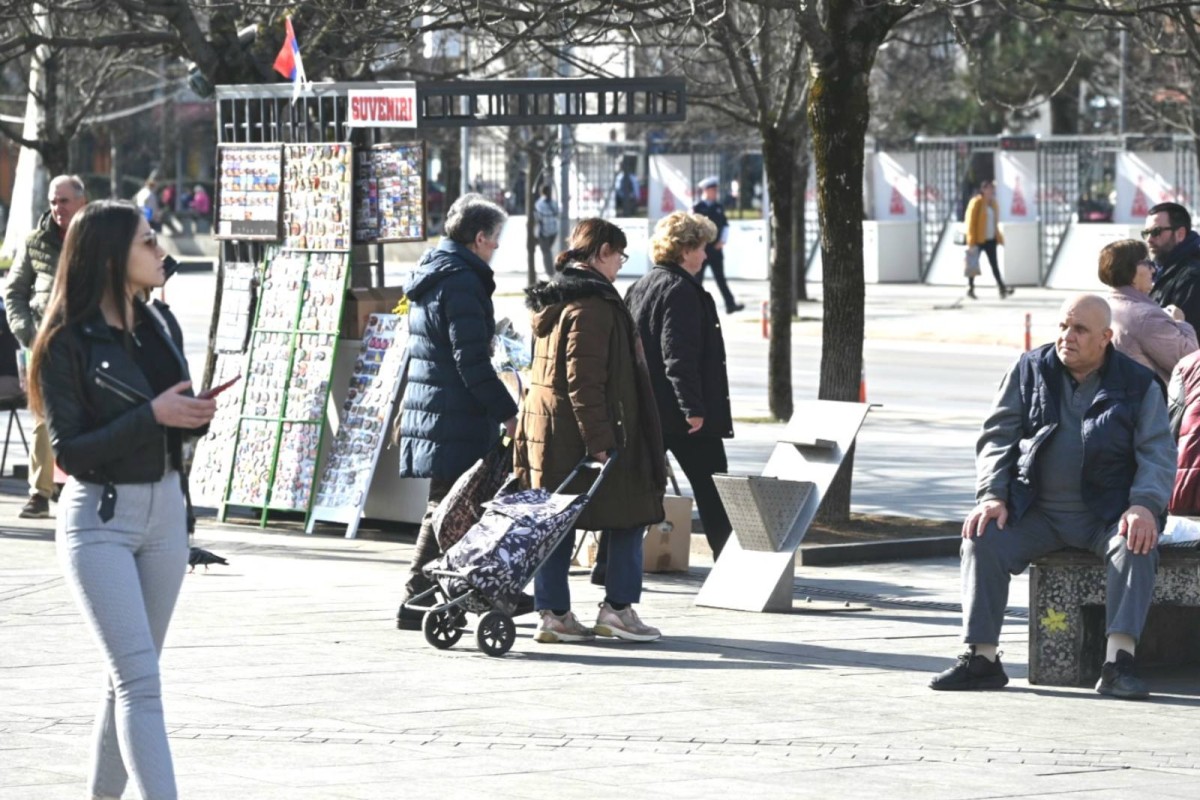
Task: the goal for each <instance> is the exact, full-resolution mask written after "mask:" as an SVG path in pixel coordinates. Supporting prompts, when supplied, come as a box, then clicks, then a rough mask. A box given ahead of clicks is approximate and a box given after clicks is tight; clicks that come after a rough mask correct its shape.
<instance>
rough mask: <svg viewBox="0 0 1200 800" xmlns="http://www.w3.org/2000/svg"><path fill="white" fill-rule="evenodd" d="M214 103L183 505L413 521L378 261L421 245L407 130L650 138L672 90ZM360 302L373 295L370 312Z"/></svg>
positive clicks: (312, 517) (547, 86)
mask: <svg viewBox="0 0 1200 800" xmlns="http://www.w3.org/2000/svg"><path fill="white" fill-rule="evenodd" d="M292 93H293V91H292V87H291V85H290V84H271V85H263V86H225V87H218V88H217V125H218V146H217V150H218V153H217V164H218V172H219V175H218V180H217V198H216V211H215V216H216V225H215V236H216V238H217V239H219V240H221V250H220V259H219V262H218V267H217V268H218V281H217V296H216V298H215V302H214V310H213V320H212V325H211V328H210V336H209V354H210V357H209V360H208V365H207V369H206V374H205V378H204V385H205V386H206V387H210V386H219V385H221V384H223V383H225V382H227V381H229V380H231V379H233V378H235V377H237V376H241V378H242V379H241V380H240V381H239V382H237V383H234V384H233V385H232V387H231V388H230V389H229V390H228V391H225V392H223V393H221V394H220V395H218V399H217V413H216V416H215V417H214V419H213V421H212V424H211V425H210V427H209V433H208V435H206V436H205V437H204V438H203V439H202V440H201V441H200V442H199V443H198V444H197V448H196V453H195V457H194V460H193V465H192V473H191V490H192V496H193V500H194V502H195V503H196V504H197V505H208V506H216V507H218V508H219V509H220V516H221V518H222V519H225V518H226V517H227V515H228V514H229V513H230V511H231V510H233V509H240V510H242V511H243V512H245V511H249V512H250V513H251V514H252V515H253V516H254V517H255V518H257V519H258V521H259V522H260V524H262V525H266V523H267V520H268V517H269V515H271V514H290V515H293V516H294V515H297V514H302V515H304V518H305V521H306V523H307V524H306V529H307V530H308V531H309V532H311V531H312V530H313V527H314V525H315V523H317V522H319V521H327V522H334V523H338V524H342V525H345V526H346V535H347V536H348V537H353V536H354V535H355V532H356V531H357V528H358V524H359V521H360V519H361V518H362V516H363V515H364V514H365V515H367V516H370V517H373V518H381V519H393V520H400V521H406V522H418V521H419V520H420V518H421V515H422V514H423V512H424V507H425V499H426V495H427V492H428V482H427V481H423V480H402V479H400V478H399V477H398V463H397V456H396V450H395V449H394V448H391V449H388V448H386V447H385V443H386V442H385V440H386V438H387V436H388V434H389V432H390V423H391V419H392V416H393V413H394V407H395V403H396V401H397V399H398V398H397V393H398V391H399V384H400V377H401V376H400V364H401V361H402V354H403V350H404V345H405V339H406V326H405V318H404V316H403V313H398V312H403V311H404V310H405V309H404V308H403V307H402V306H403V303H400V304H399V306H401V307H397V302H396V301H397V300H399V299H400V298H401V294H400V292H399V291H398V290H391V291H389V290H388V289H386V288H385V287H384V286H383V283H384V270H383V264H384V245H385V244H387V243H390V242H403V241H410V242H411V241H422V240H424V239H425V238H426V232H425V220H426V215H425V205H424V199H425V185H424V181H425V174H426V168H425V150H424V145H423V143H422V142H420V141H417V140H416V138H417V137H416V133H417V131H416V129H417V128H419V127H474V126H481V125H512V124H555V123H573V122H592V121H594V122H609V121H620V122H662V121H669V120H682V119H684V117H685V110H686V109H685V103H684V89H683V81H682V80H679V79H673V78H672V79H664V78H650V79H624V80H591V79H578V80H546V81H542V80H525V81H473V82H467V81H464V82H442V83H423V84H414V83H371V84H337V83H324V84H321V83H318V84H312V85H311V86H310V88H309V89H307V90H306V91H305V92H303V93H302V94H301V96H300V97H299V98H293V97H292ZM364 290H373V294H372V295H371V297H372V299H371V300H370V301H369V302H365V301H364V295H365V294H367V292H364Z"/></svg>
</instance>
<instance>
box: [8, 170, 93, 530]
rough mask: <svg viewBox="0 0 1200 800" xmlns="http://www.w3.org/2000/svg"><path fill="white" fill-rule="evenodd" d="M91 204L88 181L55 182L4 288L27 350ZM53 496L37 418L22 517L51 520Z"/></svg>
mask: <svg viewBox="0 0 1200 800" xmlns="http://www.w3.org/2000/svg"><path fill="white" fill-rule="evenodd" d="M86 203H87V193H86V191H85V190H84V186H83V181H82V180H81V179H80V178H79V177H78V176H76V175H59V176H58V177H56V178H54V179H53V180H52V181H50V210H49V211H47V212H46V213H45V214H43V215H42V218H41V219H40V220H39V221H38V226H37V229H36V230H34V231H33V233H31V234H29V236H27V237H26V238H25V246H24V248H22V250H21V252H20V253H19V254H18V255H17V259H16V261H14V262H13V268H12V270H11V271H10V272H9V273H8V284H7V286H6V287H5V289H4V314H5V316H6V317H7V318H8V326H9V327H10V328H11V329H12V332H13V335H14V336H16V337H17V341H18V342H20V343H21V346H22V347H30V346H31V345H32V344H33V337H34V336H35V335H36V334H37V329H38V326H39V325H41V323H42V314H44V313H45V311H46V306H47V305H48V304H49V302H50V293H51V292H52V291H53V290H54V277H55V273H56V272H57V270H58V255H59V253H60V252H62V243H63V237H65V236H66V235H67V226H68V225H70V224H71V218H72V217H74V216H75V212H77V211H78V210H79V209H81V208H83V207H84V205H85V204H86ZM53 495H54V451H53V450H52V449H51V447H50V435H49V434H48V433H47V432H46V424H45V423H44V422H43V421H42V420H37V422H36V424H35V425H34V428H33V451H32V452H31V453H30V456H29V501H28V502H26V503H25V505H24V506H23V507H22V508H21V514H20V516H21V517H22V518H23V519H46V518H47V517H49V516H50V498H51V497H53Z"/></svg>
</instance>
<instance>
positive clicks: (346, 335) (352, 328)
mask: <svg viewBox="0 0 1200 800" xmlns="http://www.w3.org/2000/svg"><path fill="white" fill-rule="evenodd" d="M402 297H404V290H403V289H401V288H400V287H399V286H385V287H384V288H382V289H350V290H349V291H347V292H346V303H345V305H344V306H342V338H343V339H361V338H362V335H363V329H365V328H366V327H367V317H369V316H371V315H372V314H390V313H392V309H394V308H395V307H396V303H399V302H400V298H402Z"/></svg>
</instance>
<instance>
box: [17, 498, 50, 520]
mask: <svg viewBox="0 0 1200 800" xmlns="http://www.w3.org/2000/svg"><path fill="white" fill-rule="evenodd" d="M17 516H19V517H20V518H21V519H50V501H49V500H48V499H46V498H45V497H42V496H41V495H40V494H35V495H33V496H32V497H30V498H29V500H28V502H26V503H25V505H23V506H21V513H20V514H18V515H17Z"/></svg>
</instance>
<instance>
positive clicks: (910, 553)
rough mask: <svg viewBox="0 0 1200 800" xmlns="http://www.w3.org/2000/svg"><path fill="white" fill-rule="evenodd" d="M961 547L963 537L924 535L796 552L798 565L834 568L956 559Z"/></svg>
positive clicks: (819, 546) (824, 546) (807, 548)
mask: <svg viewBox="0 0 1200 800" xmlns="http://www.w3.org/2000/svg"><path fill="white" fill-rule="evenodd" d="M961 545H962V537H959V536H926V537H921V538H915V539H889V540H885V541H880V542H855V543H853V544H823V545H813V546H812V547H801V548H800V550H799V551H798V553H799V564H800V566H805V567H835V566H842V565H845V564H862V563H866V562H871V561H909V560H913V559H919V558H945V557H947V556H957V555H958V551H959V547H960V546H961Z"/></svg>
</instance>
